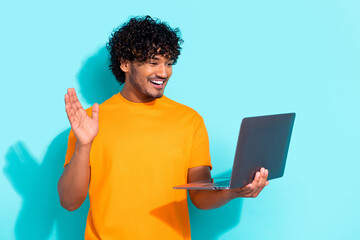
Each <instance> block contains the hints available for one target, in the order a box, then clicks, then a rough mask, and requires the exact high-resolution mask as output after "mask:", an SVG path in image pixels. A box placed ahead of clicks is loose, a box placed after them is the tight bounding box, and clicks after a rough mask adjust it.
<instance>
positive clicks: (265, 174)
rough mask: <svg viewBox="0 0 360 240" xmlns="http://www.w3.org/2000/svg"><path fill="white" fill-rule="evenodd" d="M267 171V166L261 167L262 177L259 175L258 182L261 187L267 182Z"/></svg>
mask: <svg viewBox="0 0 360 240" xmlns="http://www.w3.org/2000/svg"><path fill="white" fill-rule="evenodd" d="M266 171H267V170H266V169H265V168H261V169H260V177H259V183H258V186H260V187H263V186H265V182H266V179H267V173H266Z"/></svg>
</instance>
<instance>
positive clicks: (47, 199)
mask: <svg viewBox="0 0 360 240" xmlns="http://www.w3.org/2000/svg"><path fill="white" fill-rule="evenodd" d="M107 59H108V56H107V50H106V48H105V47H103V48H101V49H100V50H98V51H97V53H96V54H94V55H93V56H91V57H90V58H88V59H87V60H86V61H85V62H84V65H83V66H82V68H81V69H80V71H79V73H78V75H77V77H78V81H79V84H80V89H77V91H78V92H80V93H82V95H83V97H84V99H85V100H86V101H87V103H89V104H93V103H95V102H98V103H101V102H103V101H104V100H106V99H107V98H110V97H111V96H112V95H113V94H115V93H118V92H119V91H120V86H119V84H118V83H117V82H116V80H115V78H114V77H113V75H112V73H111V71H109V70H108V60H107ZM79 90H80V91H79ZM83 104H84V105H85V103H83ZM59 111H63V109H59ZM68 136H69V129H68V130H66V131H64V132H62V133H61V134H59V135H58V136H57V137H55V138H54V140H53V141H52V142H51V144H50V145H49V147H48V149H47V151H46V154H45V157H44V159H42V160H41V161H36V160H35V159H34V157H33V156H32V154H31V151H30V150H29V149H28V148H27V147H26V144H25V143H23V142H17V143H15V144H14V145H12V146H11V147H10V148H9V149H8V151H7V154H6V157H5V159H6V165H5V168H4V173H5V175H6V176H7V178H8V180H9V181H10V182H11V184H12V186H13V187H14V189H15V191H16V192H17V193H18V194H19V195H20V196H21V197H22V203H23V204H22V207H21V210H20V213H19V216H18V218H17V220H16V225H15V236H16V239H17V240H22V239H27V240H28V239H37V240H42V239H48V238H49V237H50V234H51V233H52V232H53V228H54V227H55V230H56V237H57V238H56V239H60V240H78V239H83V238H84V231H85V224H86V217H87V212H88V209H89V200H88V199H86V200H85V202H84V204H83V205H82V206H81V207H80V208H79V209H77V210H76V211H74V212H69V211H67V210H65V209H63V208H62V207H61V206H60V203H59V197H58V194H57V182H58V180H59V178H60V176H61V174H62V171H63V164H64V160H65V154H66V149H67V140H68ZM38 162H40V164H38Z"/></svg>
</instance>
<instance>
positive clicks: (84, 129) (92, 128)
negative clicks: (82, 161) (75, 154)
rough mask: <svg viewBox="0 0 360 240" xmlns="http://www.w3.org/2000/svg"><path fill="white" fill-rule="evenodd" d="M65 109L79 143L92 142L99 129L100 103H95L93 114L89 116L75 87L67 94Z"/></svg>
mask: <svg viewBox="0 0 360 240" xmlns="http://www.w3.org/2000/svg"><path fill="white" fill-rule="evenodd" d="M65 110H66V114H67V116H68V118H69V121H70V124H71V128H72V130H73V131H74V134H75V137H76V139H77V141H78V143H79V144H81V145H87V144H90V143H91V142H92V141H93V140H94V138H95V136H96V135H97V133H98V131H99V105H98V104H97V103H95V104H94V105H93V107H92V116H91V117H89V116H88V115H87V113H86V111H85V110H84V108H83V107H82V106H81V104H80V102H79V100H78V98H77V96H76V92H75V89H73V88H69V89H68V91H67V94H65Z"/></svg>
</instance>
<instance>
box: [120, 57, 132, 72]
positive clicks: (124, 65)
mask: <svg viewBox="0 0 360 240" xmlns="http://www.w3.org/2000/svg"><path fill="white" fill-rule="evenodd" d="M120 69H121V70H122V71H123V72H125V73H126V72H129V69H130V62H129V61H128V60H122V59H120Z"/></svg>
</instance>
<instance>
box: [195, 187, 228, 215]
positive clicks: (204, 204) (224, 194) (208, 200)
mask: <svg viewBox="0 0 360 240" xmlns="http://www.w3.org/2000/svg"><path fill="white" fill-rule="evenodd" d="M189 195H190V198H191V201H192V203H193V204H194V205H195V206H196V207H197V208H199V209H203V210H208V209H213V208H218V207H221V206H223V205H224V204H226V203H228V202H229V201H230V200H231V199H233V197H232V196H231V195H230V192H229V191H228V190H189Z"/></svg>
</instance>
